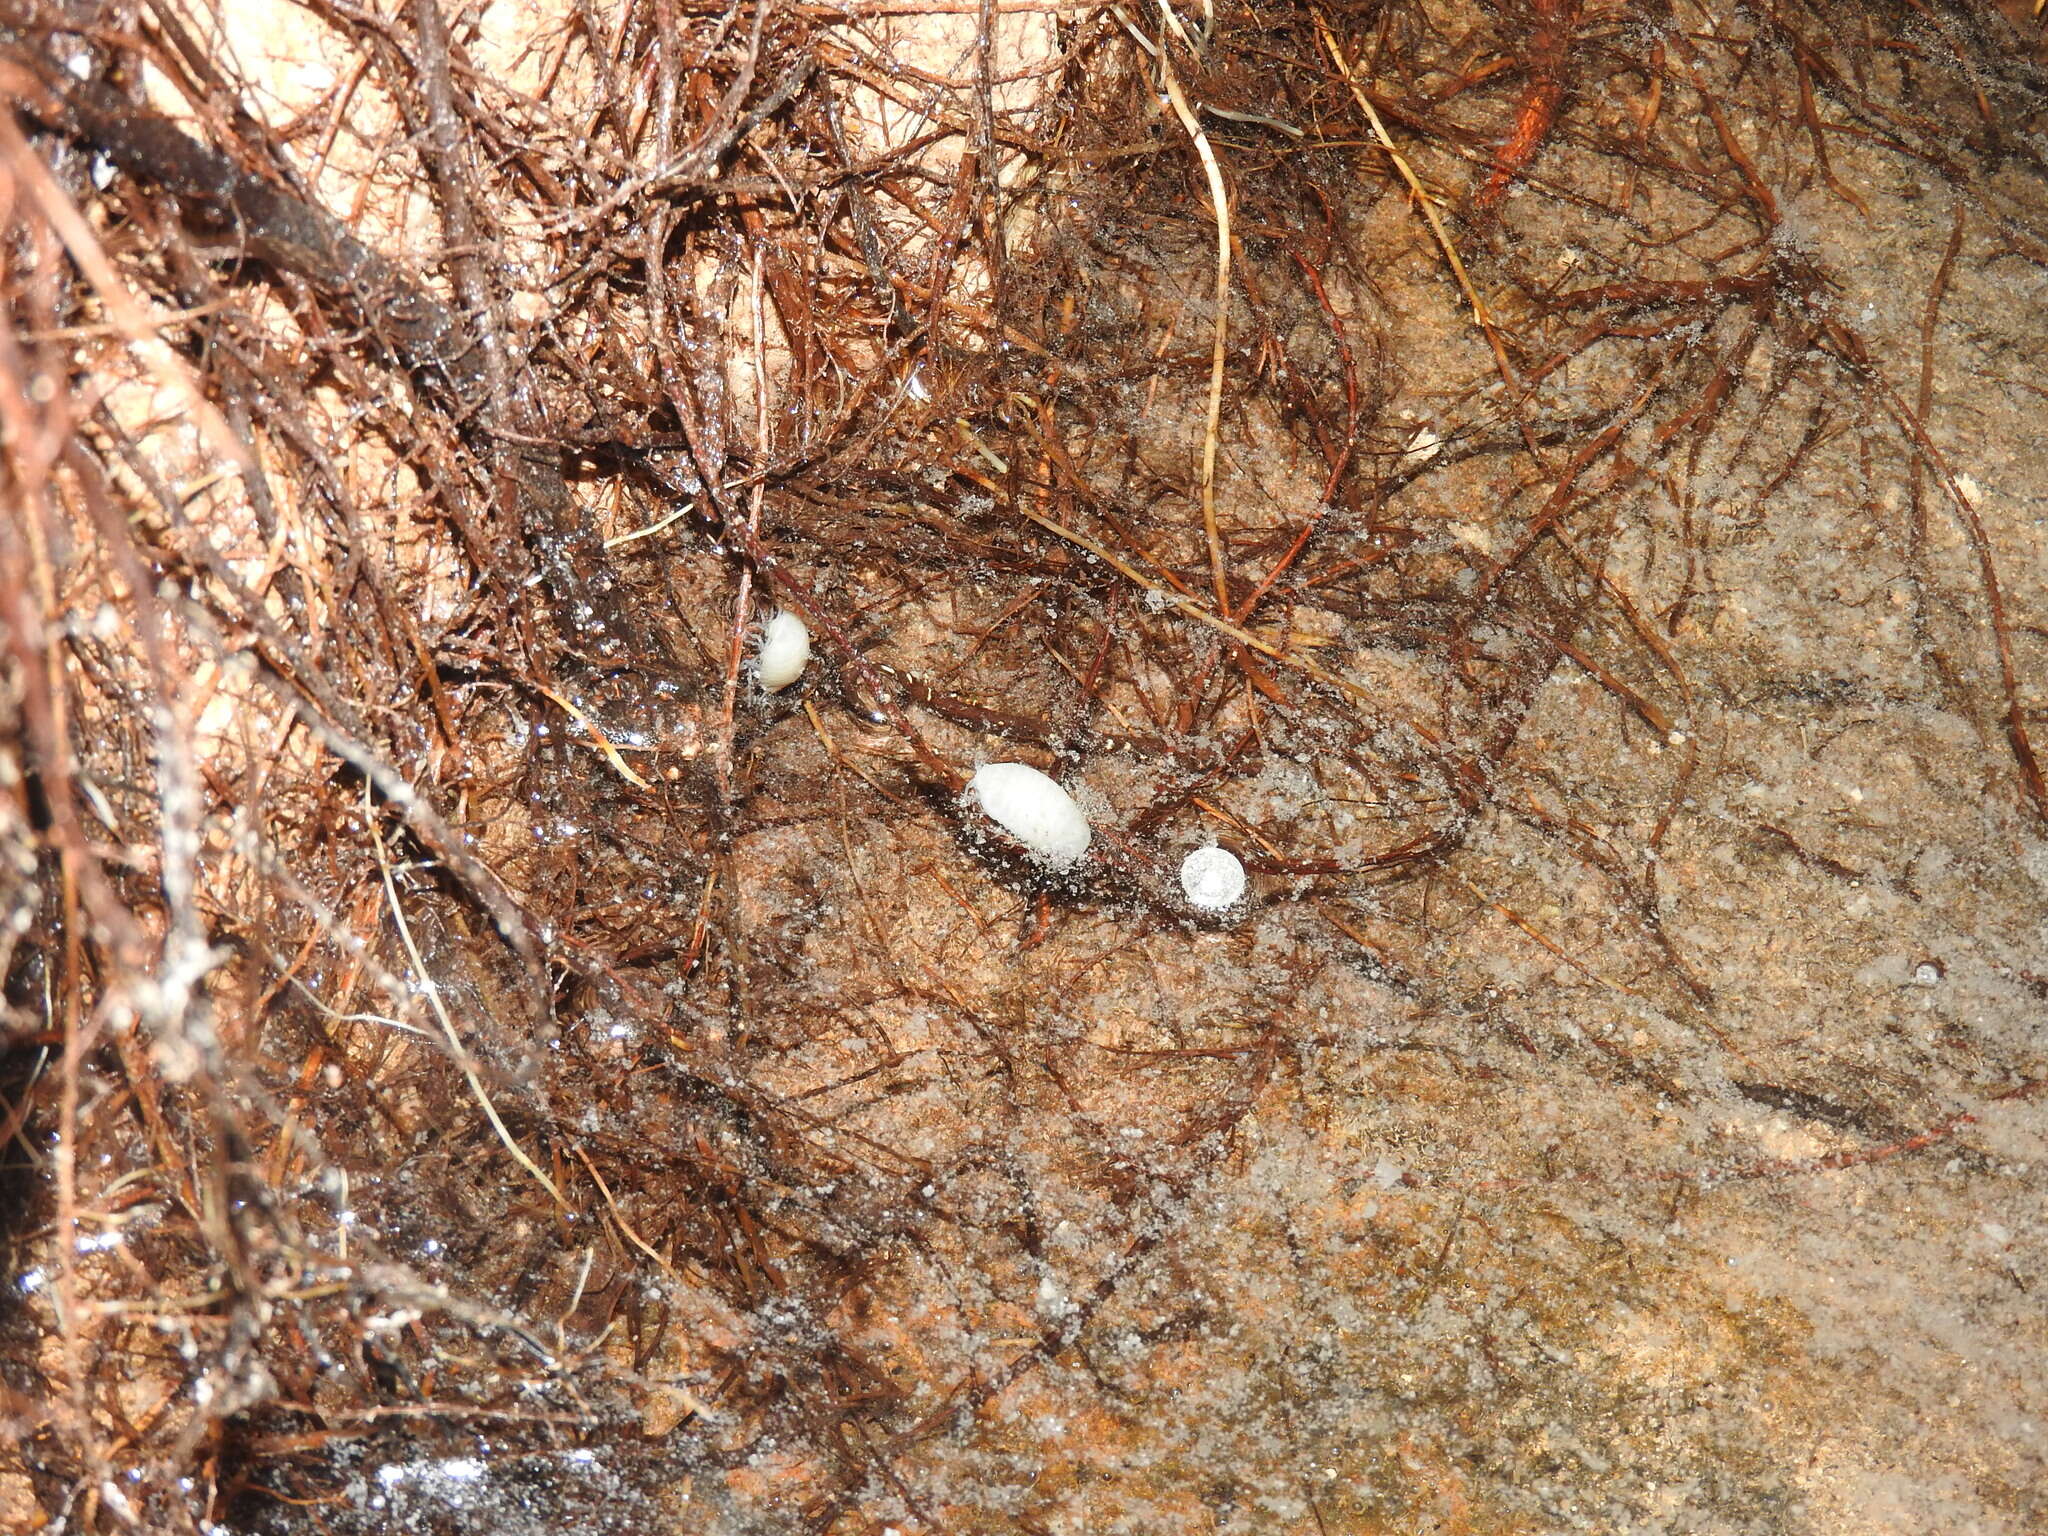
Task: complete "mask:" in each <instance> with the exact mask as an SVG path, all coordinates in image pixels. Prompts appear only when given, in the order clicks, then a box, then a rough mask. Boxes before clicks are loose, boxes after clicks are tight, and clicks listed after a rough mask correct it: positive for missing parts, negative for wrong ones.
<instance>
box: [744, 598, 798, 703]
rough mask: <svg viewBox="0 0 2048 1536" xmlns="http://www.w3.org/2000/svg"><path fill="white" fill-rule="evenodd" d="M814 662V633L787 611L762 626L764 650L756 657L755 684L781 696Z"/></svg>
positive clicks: (762, 646) (784, 610) (762, 645)
mask: <svg viewBox="0 0 2048 1536" xmlns="http://www.w3.org/2000/svg"><path fill="white" fill-rule="evenodd" d="M810 659H811V632H810V631H809V630H808V629H806V628H804V621H803V620H802V619H800V618H798V617H797V616H796V615H795V614H793V613H791V612H790V611H789V610H788V609H787V608H778V609H776V610H775V616H774V617H773V618H771V619H770V620H769V621H768V622H767V623H766V624H764V625H762V626H761V650H760V652H759V654H758V655H756V656H755V657H754V681H755V682H757V683H759V684H760V685H761V686H762V688H764V689H765V690H767V691H768V692H769V693H780V692H782V690H783V689H785V688H787V687H788V686H789V685H790V684H791V683H793V682H795V681H796V680H797V679H798V678H800V677H802V676H803V675H804V664H805V663H806V662H808V661H809V660H810Z"/></svg>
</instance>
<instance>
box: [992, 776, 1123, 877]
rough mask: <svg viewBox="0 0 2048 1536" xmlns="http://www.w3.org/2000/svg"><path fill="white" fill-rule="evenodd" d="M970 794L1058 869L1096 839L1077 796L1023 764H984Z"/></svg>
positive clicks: (1034, 854) (1036, 854)
mask: <svg viewBox="0 0 2048 1536" xmlns="http://www.w3.org/2000/svg"><path fill="white" fill-rule="evenodd" d="M967 793H968V795H969V796H970V797H972V798H973V799H975V800H977V801H979V802H980V804H981V808H982V810H984V811H986V812H987V813H988V818H989V820H990V821H993V822H994V823H995V824H996V825H997V826H999V827H1001V828H1002V829H1003V830H1004V831H1005V832H1007V833H1009V834H1010V836H1012V837H1014V838H1016V839H1017V841H1018V842H1020V843H1022V844H1023V845H1024V846H1025V847H1026V848H1027V849H1029V850H1030V852H1031V856H1032V857H1033V858H1035V859H1037V860H1038V861H1039V863H1041V864H1045V865H1048V866H1049V867H1051V868H1053V869H1065V868H1066V867H1067V866H1068V865H1070V864H1072V863H1073V862H1074V861H1075V860H1076V859H1078V858H1080V857H1081V855H1082V854H1084V853H1086V852H1087V851H1088V845H1089V844H1090V843H1091V842H1093V841H1094V840H1095V834H1094V833H1093V832H1092V831H1090V830H1089V827H1088V818H1087V816H1086V815H1085V814H1083V813H1082V810H1081V807H1080V806H1078V805H1076V804H1075V803H1074V797H1073V796H1072V795H1070V794H1068V793H1067V792H1066V791H1065V790H1064V789H1061V788H1060V787H1059V785H1057V784H1055V783H1054V782H1053V781H1052V780H1051V779H1049V778H1047V777H1046V776H1045V775H1044V774H1042V773H1040V772H1039V771H1038V770H1037V769H1036V768H1030V767H1026V766H1025V765H1024V764H1023V763H984V764H983V765H982V766H981V767H979V768H977V769H976V770H975V771H974V777H973V778H971V779H969V780H968V781H967Z"/></svg>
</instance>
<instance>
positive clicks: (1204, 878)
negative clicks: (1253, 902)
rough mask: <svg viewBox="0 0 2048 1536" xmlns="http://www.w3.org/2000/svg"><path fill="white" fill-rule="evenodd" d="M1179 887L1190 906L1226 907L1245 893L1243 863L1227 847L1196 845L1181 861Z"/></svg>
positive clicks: (1211, 909)
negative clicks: (1197, 846) (1201, 846)
mask: <svg viewBox="0 0 2048 1536" xmlns="http://www.w3.org/2000/svg"><path fill="white" fill-rule="evenodd" d="M1180 888H1181V890H1182V891H1184V892H1186V894H1187V898H1188V904H1189V905H1190V906H1193V907H1198V908H1200V909H1201V910H1202V911H1204V912H1222V911H1225V910H1227V909H1228V908H1230V907H1232V906H1234V905H1236V903H1237V899H1238V898H1239V897H1240V896H1242V895H1244V865H1242V864H1240V863H1239V862H1238V861H1237V855H1236V854H1234V853H1232V852H1231V851H1230V850H1229V849H1228V848H1213V847H1212V848H1197V849H1196V850H1195V851H1194V852H1193V853H1191V854H1189V855H1188V856H1187V857H1186V858H1184V859H1182V860H1181V861H1180Z"/></svg>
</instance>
